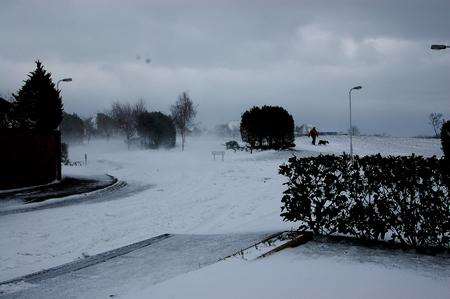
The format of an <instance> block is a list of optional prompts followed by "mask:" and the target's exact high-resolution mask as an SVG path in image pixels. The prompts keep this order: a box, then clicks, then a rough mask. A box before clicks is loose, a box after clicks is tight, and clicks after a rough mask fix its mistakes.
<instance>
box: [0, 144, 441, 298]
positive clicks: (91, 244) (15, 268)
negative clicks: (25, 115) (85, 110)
mask: <svg viewBox="0 0 450 299" xmlns="http://www.w3.org/2000/svg"><path fill="white" fill-rule="evenodd" d="M324 138H325V139H327V140H329V141H330V145H329V146H323V147H318V146H316V147H314V146H312V145H310V144H309V140H308V139H307V138H306V137H304V138H298V139H297V140H296V143H297V148H296V149H297V151H296V152H295V154H296V155H311V154H317V152H318V151H322V152H335V153H341V152H343V151H345V150H346V149H347V148H348V141H347V137H346V136H334V137H329V136H326V137H324ZM224 141H225V140H220V139H217V138H214V137H201V138H190V139H188V143H187V146H186V150H185V151H184V152H181V151H180V149H179V148H175V149H172V150H161V151H154V150H127V148H126V146H125V144H124V143H123V141H118V140H111V141H109V142H107V141H106V140H98V141H92V142H91V143H90V144H87V145H79V146H72V147H71V148H70V159H71V160H83V159H84V154H85V153H87V155H88V161H89V165H88V167H65V168H64V173H65V174H101V173H109V174H111V175H113V176H116V177H117V178H119V179H122V180H125V181H128V182H131V183H133V185H134V186H141V187H142V188H141V189H140V190H142V191H141V192H138V193H131V194H130V195H129V196H126V197H123V198H118V199H116V200H111V201H104V202H98V203H92V204H79V205H73V206H67V207H61V208H54V209H48V210H39V211H33V212H28V213H22V214H13V215H5V216H1V217H0V281H3V280H7V279H11V278H14V277H17V276H20V275H24V274H27V273H31V272H34V271H38V270H42V269H45V268H49V267H52V266H56V265H59V264H62V263H66V262H69V261H72V260H75V259H77V258H80V257H82V256H83V254H89V255H92V254H95V253H99V252H103V251H106V250H110V249H114V248H117V247H120V246H124V245H127V244H129V243H132V242H137V241H141V240H143V239H147V238H149V237H152V236H155V235H159V234H163V233H190V234H200V233H202V234H214V233H243V232H270V231H277V230H285V229H290V228H291V227H293V226H295V225H294V224H292V223H286V222H283V221H282V220H281V218H280V216H279V214H280V199H281V194H282V191H283V186H282V183H283V177H281V176H280V175H278V166H279V165H280V164H281V163H283V162H285V161H286V160H287V159H288V157H290V156H291V155H292V152H289V151H283V152H275V151H266V152H256V153H254V154H250V153H247V152H236V153H233V152H227V153H226V155H225V161H223V162H222V161H220V160H219V161H213V160H212V157H211V151H212V150H222V149H223V143H224ZM355 152H356V153H360V154H368V153H376V152H381V153H383V154H410V153H412V152H414V153H416V154H421V155H426V156H431V155H441V150H440V144H439V140H434V139H417V138H373V137H357V138H355ZM291 258H292V259H295V258H294V256H289V255H288V256H287V260H286V261H289V259H291ZM314 261H316V262H317V263H319V264H318V266H320V265H322V264H320V263H321V262H320V260H319V259H316V260H312V261H304V262H306V263H312V264H311V267H312V265H313V263H314ZM264 263H265V262H261V263H255V265H253V266H251V269H250V268H249V271H253V270H255V269H259V268H264V267H263V266H261V265H264ZM280 265H283V263H281V262H280ZM211 267H218V271H219V272H220V271H222V270H221V269H225V268H226V267H228V266H227V265H217V266H211ZM224 267H225V268H224ZM253 267H256V268H253ZM274 267H276V266H274ZM336 267H337V268H336V269H338V270H339V271H341V270H345V269H346V268H345V267H344V266H342V267H344V268H339V267H340V266H336ZM358 267H359V266H358ZM313 268H314V267H313ZM208 269H209V268H208ZM208 269H205V271H210V270H208ZM252 269H253V270H252ZM277 269H278V268H277ZM279 269H280V271H281V266H280V268H279ZM224 271H225V270H224ZM243 271H244V270H243ZM267 271H275V270H267ZM317 271H319V270H317ZM399 271H400V270H399ZM394 272H395V271H394ZM394 272H393V273H394ZM395 273H397V272H395ZM357 274H358V272H355V276H357ZM192 275H197V274H192ZM199 275H201V274H199ZM330 275H331V274H330ZM334 275H337V272H336V273H334ZM374 275H375V274H374ZM392 275H394V274H392ZM396 275H397V274H396ZM398 275H400V274H399V273H398ZM180 279H181V278H180ZM297 291H299V290H297Z"/></svg>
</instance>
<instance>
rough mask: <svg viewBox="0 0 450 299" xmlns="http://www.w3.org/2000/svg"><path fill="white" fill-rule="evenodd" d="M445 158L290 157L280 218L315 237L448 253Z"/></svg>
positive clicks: (284, 172) (449, 215) (449, 233)
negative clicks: (339, 236) (344, 237)
mask: <svg viewBox="0 0 450 299" xmlns="http://www.w3.org/2000/svg"><path fill="white" fill-rule="evenodd" d="M444 170H445V165H444V159H438V158H436V157H431V158H424V157H421V156H415V155H412V156H395V157H394V156H389V157H382V156H381V155H374V156H364V157H358V156H356V157H354V162H353V163H352V162H351V160H350V157H349V156H348V155H342V156H334V155H320V156H317V157H307V158H298V157H296V156H293V157H291V158H290V159H289V161H288V163H286V164H284V165H281V166H280V169H279V171H280V174H282V175H284V176H286V177H287V182H286V183H285V185H286V186H287V189H286V190H285V191H284V192H283V198H282V200H281V201H282V203H283V206H282V208H281V216H282V217H283V219H284V220H288V221H299V222H300V229H308V230H312V231H313V232H314V233H315V234H322V235H330V234H345V235H349V236H353V237H357V238H358V239H362V240H368V241H374V240H386V241H391V242H395V243H400V244H402V245H404V246H405V247H408V248H410V247H413V248H418V249H419V248H434V249H445V248H447V249H448V248H449V247H450V246H449V245H450V243H449V240H450V205H449V203H450V200H449V191H448V190H449V186H447V185H446V182H448V178H446V177H445V174H444Z"/></svg>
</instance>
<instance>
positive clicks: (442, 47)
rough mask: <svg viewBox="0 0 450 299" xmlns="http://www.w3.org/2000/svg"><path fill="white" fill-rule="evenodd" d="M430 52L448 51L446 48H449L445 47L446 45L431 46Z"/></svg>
mask: <svg viewBox="0 0 450 299" xmlns="http://www.w3.org/2000/svg"><path fill="white" fill-rule="evenodd" d="M430 48H431V50H438V51H439V50H445V49H448V48H450V47H449V46H447V45H431V47H430Z"/></svg>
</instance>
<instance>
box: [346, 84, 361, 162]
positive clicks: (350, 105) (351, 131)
mask: <svg viewBox="0 0 450 299" xmlns="http://www.w3.org/2000/svg"><path fill="white" fill-rule="evenodd" d="M361 88H362V87H361V86H355V87H352V88H350V90H349V92H348V101H349V107H350V159H351V160H352V162H353V127H352V90H358V89H361Z"/></svg>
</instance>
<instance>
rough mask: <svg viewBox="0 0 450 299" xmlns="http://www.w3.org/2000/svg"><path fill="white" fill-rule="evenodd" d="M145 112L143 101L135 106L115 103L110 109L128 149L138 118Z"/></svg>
mask: <svg viewBox="0 0 450 299" xmlns="http://www.w3.org/2000/svg"><path fill="white" fill-rule="evenodd" d="M144 112H147V109H146V108H145V103H144V101H143V100H139V101H138V102H137V103H135V104H130V103H119V102H115V103H113V104H112V107H111V116H112V118H113V120H114V122H115V123H116V124H117V126H118V128H119V130H120V131H121V132H122V133H123V134H124V135H125V137H126V142H127V144H128V148H129V147H130V141H131V138H132V137H133V135H134V134H135V133H136V131H137V124H138V119H139V116H140V115H141V114H142V113H144Z"/></svg>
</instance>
